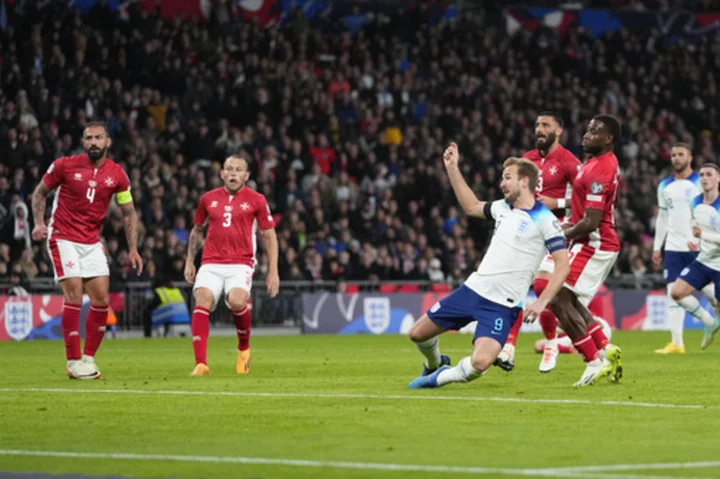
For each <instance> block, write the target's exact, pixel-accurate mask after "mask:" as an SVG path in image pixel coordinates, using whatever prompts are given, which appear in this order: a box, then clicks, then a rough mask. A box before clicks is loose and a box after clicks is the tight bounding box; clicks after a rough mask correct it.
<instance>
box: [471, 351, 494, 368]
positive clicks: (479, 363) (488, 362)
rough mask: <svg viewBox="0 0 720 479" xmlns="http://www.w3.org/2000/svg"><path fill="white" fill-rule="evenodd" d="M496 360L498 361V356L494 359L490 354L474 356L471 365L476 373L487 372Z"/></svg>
mask: <svg viewBox="0 0 720 479" xmlns="http://www.w3.org/2000/svg"><path fill="white" fill-rule="evenodd" d="M495 359H497V356H496V357H494V358H493V357H490V355H488V354H473V355H472V357H471V358H470V365H471V366H472V367H473V369H474V370H476V371H485V370H487V369H488V368H490V366H492V363H493V362H495Z"/></svg>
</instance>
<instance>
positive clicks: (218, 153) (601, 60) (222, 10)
mask: <svg viewBox="0 0 720 479" xmlns="http://www.w3.org/2000/svg"><path fill="white" fill-rule="evenodd" d="M1 3H4V2H3V0H0V4H1ZM65 4H66V2H38V3H36V4H34V6H33V7H31V8H30V10H28V11H22V9H12V8H7V9H6V11H7V18H6V20H5V23H4V24H3V25H0V27H2V28H1V31H0V45H1V48H2V59H1V64H0V79H1V84H0V86H1V88H2V95H0V97H1V98H2V104H1V105H0V157H1V158H2V162H0V281H8V280H10V281H12V282H14V283H23V282H25V281H26V280H27V279H31V278H34V277H51V276H52V268H51V265H50V261H49V259H48V256H47V252H46V250H45V248H44V247H42V246H41V245H39V244H32V243H31V241H30V238H29V234H30V232H31V230H32V226H33V225H32V218H31V214H29V207H28V206H29V200H30V195H31V193H32V191H33V189H34V188H35V186H36V185H37V183H38V182H39V181H40V180H41V178H42V175H43V173H44V172H45V170H46V169H47V168H48V167H49V165H50V164H51V162H52V161H53V160H54V159H55V158H57V157H59V156H63V155H70V154H76V153H78V152H80V151H81V147H80V144H79V140H80V137H81V132H82V130H83V126H84V125H85V124H86V123H87V122H88V121H89V120H91V119H100V120H103V121H105V122H106V123H107V126H108V130H109V132H110V134H111V135H112V138H113V146H112V155H111V156H112V157H113V158H114V159H115V160H116V161H118V162H119V163H120V164H121V165H122V166H123V167H124V168H125V169H126V171H127V172H128V175H129V177H130V180H131V183H132V191H133V196H134V201H135V205H136V208H137V210H138V213H139V215H140V222H141V243H140V245H141V246H140V251H141V254H142V256H143V258H144V260H145V262H146V265H147V268H146V272H145V273H143V278H144V279H150V278H155V277H158V276H161V277H163V278H164V279H169V280H178V281H181V280H182V277H183V276H182V272H183V262H184V256H185V252H186V242H187V239H188V231H189V229H190V228H192V215H193V212H194V207H195V205H196V204H197V201H198V199H199V197H200V196H201V194H202V193H203V192H205V191H207V190H208V189H211V188H215V187H218V186H219V185H220V178H219V175H218V171H219V169H220V168H221V162H222V160H223V159H224V158H225V157H226V156H228V155H229V154H231V153H238V152H242V153H243V154H244V155H246V157H247V158H248V159H249V160H250V163H251V172H252V176H251V182H250V185H251V186H252V187H253V188H255V189H257V190H258V191H260V192H262V193H264V194H265V195H266V197H267V198H268V202H269V204H270V206H271V208H272V211H273V212H274V213H275V214H276V217H277V219H278V220H279V223H278V236H279V242H280V252H281V254H280V256H281V257H280V274H281V279H282V280H295V279H308V280H315V279H326V280H333V279H340V278H343V279H348V280H365V279H376V278H377V279H415V280H420V279H429V280H432V281H443V280H446V279H456V280H458V279H462V278H464V276H465V275H466V274H467V273H468V272H469V271H470V270H472V269H474V268H475V267H476V265H477V262H478V261H479V259H480V258H481V256H482V254H483V250H484V247H485V245H486V242H487V238H488V237H489V234H490V232H491V231H492V229H491V227H490V226H489V225H488V224H487V223H485V222H482V221H475V220H468V218H466V217H465V216H464V215H463V214H462V212H461V211H459V209H458V207H457V203H456V200H455V198H454V195H453V193H452V189H451V188H450V185H449V182H448V180H447V177H446V175H445V173H444V169H443V166H442V159H441V156H442V151H443V149H444V147H445V146H446V145H447V144H448V142H450V141H456V142H458V144H459V145H460V151H461V162H462V165H463V168H464V169H465V172H466V174H467V177H468V179H469V182H470V184H471V185H472V188H473V190H474V191H475V192H476V193H477V195H478V196H479V197H480V198H488V199H494V198H498V197H500V195H501V193H500V191H499V178H500V175H499V173H500V165H501V164H502V161H503V159H504V158H506V157H508V156H512V155H515V156H519V155H521V154H522V153H523V152H524V151H526V150H529V149H531V148H532V147H533V144H534V120H535V116H536V114H537V113H538V112H540V111H542V110H556V111H558V112H559V113H560V114H561V115H562V117H563V118H564V119H565V123H566V129H565V133H564V135H563V138H562V141H563V143H564V144H565V145H566V147H568V148H569V149H570V150H571V151H573V152H574V153H575V154H577V155H580V154H581V151H580V140H581V135H582V132H583V131H584V128H585V126H586V123H587V121H588V120H589V119H590V118H591V117H592V116H593V115H595V114H598V113H610V114H614V115H617V116H618V117H619V118H620V119H621V120H622V122H623V134H622V140H621V141H620V142H619V143H620V145H621V147H620V148H619V149H618V151H616V153H617V154H618V156H619V158H620V161H621V166H622V179H623V183H622V187H621V191H620V194H619V198H618V207H617V210H616V221H617V225H618V229H619V232H620V235H621V240H622V243H623V249H622V254H621V256H620V259H619V261H618V262H617V264H616V269H615V274H621V273H634V274H635V275H638V276H641V275H643V274H645V273H646V272H649V271H652V270H653V266H652V265H651V262H650V255H651V252H652V251H651V249H652V234H653V224H654V218H655V215H656V199H655V198H656V196H655V191H656V190H655V188H656V185H657V183H658V179H659V178H660V177H661V176H662V175H666V174H668V166H669V149H670V146H671V144H672V143H673V142H674V141H684V142H687V143H690V144H691V145H693V150H694V153H695V158H696V164H698V165H699V164H700V163H703V162H706V161H717V160H718V158H717V152H718V151H720V150H719V149H718V148H719V147H720V135H718V132H719V131H720V125H719V124H718V122H719V121H720V117H719V116H718V112H717V105H718V104H719V102H718V79H717V77H716V76H715V75H713V73H712V72H713V71H718V70H719V69H720V64H719V63H720V56H718V54H717V52H718V49H719V48H720V37H718V36H715V37H713V38H709V37H708V38H703V39H702V40H700V41H699V42H697V43H694V44H688V43H683V42H669V41H666V40H665V39H664V38H663V37H662V36H660V33H659V32H656V34H654V35H652V36H636V35H632V34H629V33H628V32H626V31H620V32H618V33H616V34H607V35H605V36H603V37H602V38H599V39H596V38H592V37H590V36H588V35H587V34H586V33H584V32H580V31H571V32H570V33H569V34H567V35H565V36H562V37H561V36H557V35H556V34H555V32H554V31H553V30H550V29H540V30H538V31H536V32H534V33H528V32H525V31H520V32H519V33H517V34H516V35H515V36H512V37H509V36H508V35H507V34H506V33H505V31H504V26H503V23H501V22H499V21H497V18H494V17H493V16H492V15H483V14H482V12H477V11H475V12H474V14H473V15H468V17H467V18H462V19H461V20H457V21H455V22H442V23H441V24H440V25H438V26H435V27H432V28H430V27H428V26H427V25H426V21H425V18H424V14H423V11H422V10H421V8H416V9H411V10H409V11H405V12H398V13H397V14H394V15H389V16H388V15H377V16H374V17H372V18H368V17H360V16H350V17H346V18H345V19H342V20H339V21H332V20H331V19H330V18H329V17H326V16H324V15H319V16H317V17H315V18H313V19H311V20H308V19H306V18H305V17H304V16H303V15H302V13H301V12H299V11H296V12H295V13H294V14H293V15H292V18H290V19H289V20H288V21H287V22H286V24H285V25H284V26H282V27H272V28H269V29H263V28H261V27H260V26H258V25H257V24H255V23H253V22H241V21H236V20H235V19H234V18H233V16H232V14H233V11H232V10H231V9H230V8H229V5H228V3H223V2H220V4H219V6H217V7H216V8H215V11H214V12H213V15H212V18H211V21H210V22H208V23H207V24H202V23H196V22H185V21H182V20H181V19H180V18H177V19H175V20H173V21H164V20H162V19H161V18H160V17H159V16H158V15H156V14H154V13H148V12H146V11H145V10H142V9H139V8H136V7H131V8H130V9H129V15H130V20H129V21H127V20H125V21H123V20H121V19H120V18H118V17H117V16H116V15H115V14H114V13H113V12H111V11H110V9H109V8H108V7H107V6H106V5H104V4H103V2H102V1H101V2H99V3H98V5H96V6H95V7H94V8H93V10H92V11H91V12H90V13H89V15H87V16H86V17H83V16H81V15H80V13H79V12H78V11H73V10H70V9H67V8H66V6H65ZM360 18H363V19H364V20H362V21H359V20H358V19H360ZM581 159H582V158H581ZM48 211H49V209H48ZM102 236H103V239H104V241H105V244H106V251H107V252H108V255H109V257H110V260H109V261H110V267H111V277H112V278H113V280H115V281H123V280H124V279H132V277H133V276H134V275H132V274H131V273H130V271H129V266H128V261H127V251H126V241H125V235H124V231H123V222H122V217H121V215H120V212H119V211H118V210H114V211H111V212H110V213H109V215H108V221H107V223H106V226H105V228H104V229H103V232H102ZM266 268H267V258H266V257H265V256H264V255H260V258H259V264H258V267H257V272H258V274H259V275H262V274H263V273H264V271H265V270H266Z"/></svg>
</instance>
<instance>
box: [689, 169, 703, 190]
mask: <svg viewBox="0 0 720 479" xmlns="http://www.w3.org/2000/svg"><path fill="white" fill-rule="evenodd" d="M686 180H687V181H689V182H690V183H692V184H694V185H695V186H697V187H700V173H698V172H697V171H693V172H692V173H690V176H688V177H687V178H686Z"/></svg>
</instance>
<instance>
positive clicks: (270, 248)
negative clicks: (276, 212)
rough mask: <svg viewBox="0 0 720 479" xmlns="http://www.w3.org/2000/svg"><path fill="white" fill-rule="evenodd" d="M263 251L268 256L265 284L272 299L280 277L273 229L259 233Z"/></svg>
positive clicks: (278, 286) (276, 292) (276, 242)
mask: <svg viewBox="0 0 720 479" xmlns="http://www.w3.org/2000/svg"><path fill="white" fill-rule="evenodd" d="M260 235H261V236H262V240H263V244H264V245H265V251H267V255H268V274H267V278H266V280H265V282H266V283H267V290H268V294H269V295H270V297H271V298H274V297H275V296H277V294H278V289H280V276H279V274H278V240H277V234H276V233H275V228H270V229H266V230H262V231H261V232H260Z"/></svg>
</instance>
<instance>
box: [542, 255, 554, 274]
mask: <svg viewBox="0 0 720 479" xmlns="http://www.w3.org/2000/svg"><path fill="white" fill-rule="evenodd" d="M553 271H555V261H553V258H552V255H551V254H550V253H548V254H546V255H545V257H544V258H543V260H542V263H540V267H539V268H538V273H552V272H553Z"/></svg>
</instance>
